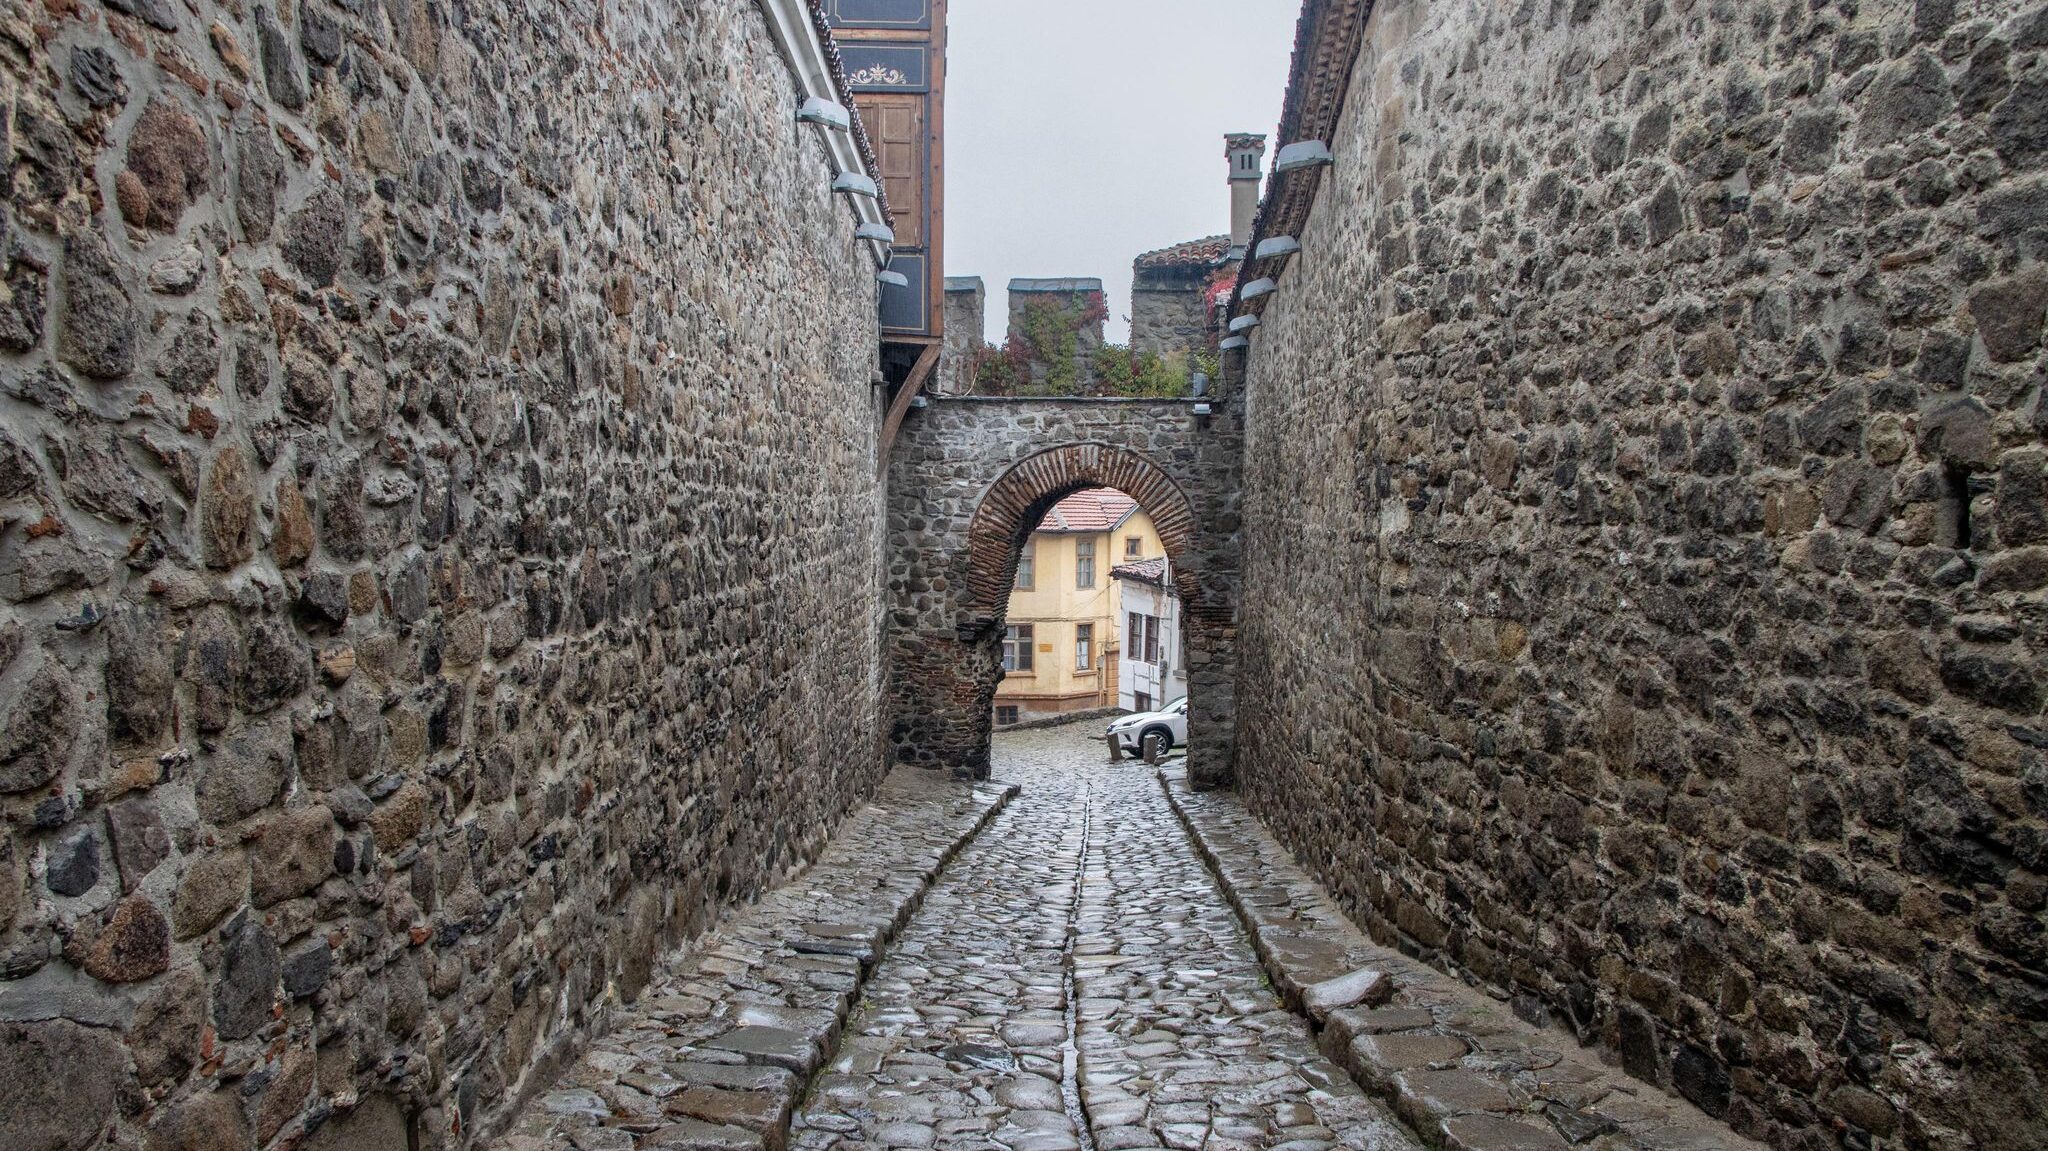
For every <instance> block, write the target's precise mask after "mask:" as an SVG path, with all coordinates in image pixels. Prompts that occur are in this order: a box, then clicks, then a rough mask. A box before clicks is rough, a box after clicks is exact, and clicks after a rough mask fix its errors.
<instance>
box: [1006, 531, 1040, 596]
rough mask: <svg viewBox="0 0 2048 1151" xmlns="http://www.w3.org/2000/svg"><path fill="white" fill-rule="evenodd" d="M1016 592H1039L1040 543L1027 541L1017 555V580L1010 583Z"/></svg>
mask: <svg viewBox="0 0 2048 1151" xmlns="http://www.w3.org/2000/svg"><path fill="white" fill-rule="evenodd" d="M1010 583H1011V587H1012V589H1013V590H1015V591H1037V590H1038V541H1037V540H1025V541H1024V549H1023V550H1022V551H1020V552H1018V553H1017V578H1016V579H1014V580H1011V581H1010Z"/></svg>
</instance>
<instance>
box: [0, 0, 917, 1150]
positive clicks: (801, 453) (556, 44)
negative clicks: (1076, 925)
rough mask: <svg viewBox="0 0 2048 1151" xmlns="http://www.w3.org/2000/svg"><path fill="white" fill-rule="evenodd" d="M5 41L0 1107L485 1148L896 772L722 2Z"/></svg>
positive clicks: (786, 248) (859, 404) (60, 1122)
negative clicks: (697, 946)
mask: <svg viewBox="0 0 2048 1151" xmlns="http://www.w3.org/2000/svg"><path fill="white" fill-rule="evenodd" d="M0 59H4V62H5V67H4V82H0V124H4V125H5V128H4V131H5V139H6V141H7V144H8V157H9V162H10V175H11V181H10V185H9V196H8V199H7V201H6V207H5V213H4V226H0V236H4V244H0V247H4V249H5V260H6V265H5V269H4V276H5V283H6V287H5V289H4V291H0V820H4V825H5V826H4V831H0V1068H5V1074H4V1075H0V1145H4V1146H6V1147H8V1148H10V1149H22V1151H43V1149H46V1148H77V1147H84V1146H86V1145H88V1144H92V1145H95V1146H97V1145H99V1143H98V1140H99V1137H100V1135H101V1133H102V1132H103V1131H104V1132H105V1133H106V1137H107V1138H108V1139H109V1140H111V1142H110V1144H109V1145H118V1146H123V1147H136V1146H144V1145H146V1146H148V1147H150V1148H185V1147H200V1146H204V1147H209V1148H211V1147H220V1148H236V1147H239V1148H248V1147H252V1146H257V1145H271V1144H273V1141H275V1142H277V1143H279V1144H282V1145H287V1146H290V1145H295V1142H296V1141H297V1140H299V1139H301V1138H302V1137H304V1135H305V1134H306V1133H307V1132H310V1131H313V1130H314V1129H315V1128H317V1129H318V1133H317V1134H316V1135H314V1136H313V1137H312V1139H311V1140H310V1141H309V1142H308V1143H307V1145H308V1146H319V1147H340V1146H373V1147H379V1148H387V1147H404V1146H406V1145H407V1144H406V1139H407V1135H406V1130H407V1128H408V1127H409V1126H410V1127H413V1128H415V1129H416V1130H417V1137H418V1139H419V1145H420V1146H425V1147H442V1146H460V1145H466V1144H470V1143H473V1142H475V1140H476V1137H477V1136H478V1135H479V1134H480V1133H485V1132H487V1131H488V1130H489V1129H490V1127H491V1125H492V1123H493V1122H494V1120H495V1119H496V1118H497V1117H499V1116H501V1115H503V1114H504V1113H505V1111H506V1110H507V1108H508V1107H509V1106H511V1105H512V1104H513V1103H514V1102H515V1101H516V1099H517V1097H518V1096H519V1094H520V1092H521V1091H522V1090H524V1089H528V1088H530V1087H531V1086H532V1085H534V1084H535V1083H536V1082H537V1081H539V1080H541V1079H543V1078H545V1076H546V1075H547V1073H548V1071H549V1069H550V1068H551V1067H552V1066H553V1065H554V1064H555V1062H556V1061H557V1060H558V1059H559V1058H560V1057H561V1056H562V1055H563V1054H564V1053H566V1052H567V1051H568V1050H570V1049H572V1048H573V1047H574V1046H575V1045H576V1043H577V1040H578V1038H579V1037H580V1036H581V1035H584V1034H586V1033H587V1032H588V1031H589V1030H590V1029H591V1028H592V1027H594V1026H596V1025H598V1024H600V1023H601V1021H602V1018H603V1015H604V1013H605V1010H606V1006H607V1004H609V1003H611V1002H614V1001H616V1000H617V999H618V998H620V997H630V996H632V995H634V994H636V993H637V991H638V989H639V987H640V985H641V984H642V982H643V981H644V980H645V978H646V975H647V972H648V968H649V964H650V962H651V961H652V959H653V957H654V956H655V954H656V953H657V951H658V950H659V949H661V948H662V947H663V946H664V945H665V944H668V943H673V942H677V941H679V940H681V939H682V938H684V937H685V936H687V935H689V934H691V933H693V932H696V931H699V930H701V929H702V928H704V927H705V926H706V925H707V924H708V923H709V922H710V921H711V920H712V918H713V917H714V915H715V914H716V913H717V910H718V908H719V907H720V906H722V905H724V904H727V903H729V902H732V901H734V900H738V899H743V898H745V897H747V896H748V895H749V894H750V893H753V892H756V891H759V890H760V889H761V888H762V887H763V886H764V885H766V884H767V883H768V882H769V881H770V880H771V879H773V878H775V877H777V876H780V875H783V874H785V873H787V872H788V871H789V870H790V869H791V868H792V867H793V866H795V865H797V864H798V863H800V862H801V861H802V860H804V859H805V858H806V857H808V856H809V855H811V854H812V853H813V852H815V851H816V850H817V849H818V848H819V847H820V845H821V844H822V842H823V839H824V836H825V835H826V833H827V831H828V829H829V828H830V827H832V826H833V824H834V823H835V821H836V820H837V819H838V818H839V817H840V816H841V815H842V814H843V813H844V812H845V811H846V810H847V809H848V808H849V806H851V805H852V804H854V803H856V802H858V801H859V800H860V799H861V798H862V797H863V796H864V795H866V794H868V793H869V791H870V790H871V788H872V787H873V786H874V785H875V784H876V781H877V779H878V774H879V759H880V757H879V755H878V754H877V753H876V752H877V746H878V745H877V742H876V732H875V719H874V717H875V715H876V714H877V712H878V708H879V698H880V662H879V660H880V633H879V627H880V622H881V621H880V617H879V614H878V611H879V604H880V589H879V578H880V567H879V556H880V547H879V544H880V538H879V534H878V533H879V528H880V522H881V503H880V496H879V491H878V487H877V484H876V481H875V479H874V469H875V454H874V453H875V446H874V444H875V436H876V411H875V406H874V401H873V399H872V397H871V394H870V387H869V383H868V379H869V374H870V372H871V370H872V367H873V363H874V358H875V354H876V349H875V344H874V331H875V319H874V317H875V310H874V309H875V301H874V287H873V266H872V264H871V263H870V262H869V261H868V260H867V258H866V257H865V256H863V255H862V254H861V253H859V252H857V251H856V249H855V246H854V243H853V240H852V232H853V227H854V220H853V217H852V215H851V213H850V212H849V211H848V210H847V208H846V207H845V206H844V205H843V204H842V203H837V202H835V201H834V200H833V199H832V197H831V196H830V195H829V193H828V192H827V190H826V189H827V185H828V183H829V180H830V170H829V167H828V165H827V162H826V157H825V155H824V152H823V148H822V146H821V144H820V143H819V142H818V140H817V139H816V138H815V137H814V136H813V135H811V133H812V132H813V129H809V128H804V129H799V128H798V127H797V126H796V125H795V124H794V123H793V120H792V116H791V111H792V108H793V106H794V103H795V98H794V94H795V87H794V83H793V80H792V77H791V74H790V73H789V71H788V68H787V67H786V65H785V64H784V62H783V60H782V58H781V57H780V55H779V54H778V52H777V50H776V48H775V46H774V43H773V41H772V39H771V38H770V36H769V34H768V31H767V28H766V25H765V24H764V22H763V19H762V17H761V15H760V13H759V12H758V10H757V9H756V7H755V5H754V4H753V3H751V2H749V0H701V2H697V3H688V4H682V5H677V4H673V3H666V2H660V0H603V2H598V0H548V2H546V3H519V2H512V0H471V2H469V3H466V4H459V5H434V4H428V3H425V2H424V0H386V2H385V3H380V4H365V3H357V2H354V0H344V2H340V3H334V4H329V3H327V2H325V0H299V2H296V3H292V2H287V3H285V4H282V5H279V6H275V7H273V6H263V5H243V4H239V3H235V4H225V3H223V4H213V3H188V4H174V3H168V2H166V0H106V2H105V3H104V4H102V3H100V2H98V0H77V2H66V3H49V4H43V3H35V4H32V5H31V4H28V3H25V2H22V0H0ZM765 317H773V318H774V321H775V324H776V328H775V330H774V331H773V332H772V333H771V332H767V331H764V330H762V329H761V328H759V327H757V326H756V325H758V324H759V323H760V322H761V321H762V320H763V318H765Z"/></svg>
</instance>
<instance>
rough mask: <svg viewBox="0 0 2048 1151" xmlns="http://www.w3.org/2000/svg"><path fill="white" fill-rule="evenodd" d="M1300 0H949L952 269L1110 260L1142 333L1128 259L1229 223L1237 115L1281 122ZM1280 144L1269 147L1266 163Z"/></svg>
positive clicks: (994, 331)
mask: <svg viewBox="0 0 2048 1151" xmlns="http://www.w3.org/2000/svg"><path fill="white" fill-rule="evenodd" d="M1300 11H1301V2H1300V0H952V4H951V5H950V6H949V8H948V12H949V17H948V36H949V40H950V43H949V45H948V48H947V62H948V66H949V68H950V71H949V73H948V74H947V84H946V274H947V275H949V276H980V277H981V278H982V279H983V281H985V282H986V283H987V285H988V332H987V334H988V338H989V340H990V341H991V342H996V343H999V342H1001V340H1002V337H1003V331H1004V328H1005V326H1006V317H1007V316H1008V314H1009V297H1008V295H1007V293H1005V291H1004V287H1005V285H1007V284H1008V283H1009V282H1010V279H1011V278H1012V277H1015V276H1099V277H1101V278H1102V281H1103V285H1104V287H1105V288H1106V289H1107V290H1108V293H1109V324H1108V336H1109V338H1110V339H1111V340H1113V341H1115V342H1117V343H1123V342H1125V341H1127V340H1128V339H1129V338H1130V322H1129V319H1128V317H1129V316H1130V311H1131V260H1132V258H1133V257H1135V256H1137V254H1138V253H1140V252H1145V251H1150V250H1151V249H1153V248H1164V247H1166V246H1167V245H1169V244H1177V243H1180V242H1181V241H1182V240H1192V239H1196V238H1198V237H1201V236H1211V235H1216V234H1218V233H1221V232H1227V231H1229V230H1230V189H1229V187H1228V185H1227V182H1226V177H1227V176H1228V174H1229V172H1228V168H1227V166H1226V164H1225V162H1224V158H1223V137H1224V135H1225V134H1226V133H1229V132H1263V133H1265V134H1267V135H1268V136H1271V135H1272V134H1273V133H1274V131H1275V128H1276V126H1277V125H1278V124H1279V121H1280V104H1281V101H1282V100H1283V99H1284V98H1285V95H1286V86H1287V65H1288V57H1289V55H1290V54H1291V53H1292V51H1293V48H1294V21H1295V18H1296V16H1298V15H1299V14H1300ZM1271 159H1272V156H1271V153H1270V152H1269V153H1268V154H1267V161H1268V163H1269V164H1270V162H1271Z"/></svg>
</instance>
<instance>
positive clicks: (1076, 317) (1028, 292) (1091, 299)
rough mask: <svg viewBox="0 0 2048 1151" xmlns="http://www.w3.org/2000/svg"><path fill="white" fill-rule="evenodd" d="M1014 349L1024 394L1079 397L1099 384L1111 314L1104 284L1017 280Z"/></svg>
mask: <svg viewBox="0 0 2048 1151" xmlns="http://www.w3.org/2000/svg"><path fill="white" fill-rule="evenodd" d="M1009 296H1010V324H1009V336H1008V345H1009V349H1008V350H1010V351H1011V352H1013V353H1014V354H1018V355H1021V356H1022V357H1023V358H1022V361H1021V362H1017V363H1016V364H1015V367H1016V368H1017V374H1016V378H1015V380H1014V382H1013V383H1012V385H1011V386H1012V387H1014V388H1016V389H1017V391H1018V392H1019V393H1020V394H1037V395H1054V396H1065V395H1077V394H1085V393H1087V392H1088V391H1089V390H1090V389H1091V388H1093V387H1094V386H1095V353H1096V352H1098V351H1100V350H1101V349H1102V342H1103V338H1102V322H1103V321H1104V320H1105V319H1107V318H1108V315H1109V312H1108V309H1107V307H1106V306H1105V303H1104V297H1103V294H1102V281H1101V280H1097V279H1093V278H1084V277H1075V278H1071V279H1063V280H1011V281H1010V287H1009Z"/></svg>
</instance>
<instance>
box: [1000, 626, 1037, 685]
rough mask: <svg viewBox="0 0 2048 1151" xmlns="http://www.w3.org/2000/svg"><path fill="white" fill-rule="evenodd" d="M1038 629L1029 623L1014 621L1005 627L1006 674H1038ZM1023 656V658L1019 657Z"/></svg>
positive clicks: (1004, 654) (1004, 668) (1004, 661)
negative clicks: (1036, 659) (1035, 657)
mask: <svg viewBox="0 0 2048 1151" xmlns="http://www.w3.org/2000/svg"><path fill="white" fill-rule="evenodd" d="M1037 644H1038V636H1037V629H1036V628H1035V627H1033V625H1031V624H1028V623H1013V624H1009V625H1007V626H1005V627H1004V629H1003V672H1004V674H1006V675H1037V674H1038V672H1037V671H1036V669H1035V664H1036V661H1035V660H1033V658H1032V656H1033V655H1034V654H1036V652H1037ZM1019 657H1021V659H1020V658H1019Z"/></svg>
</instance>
